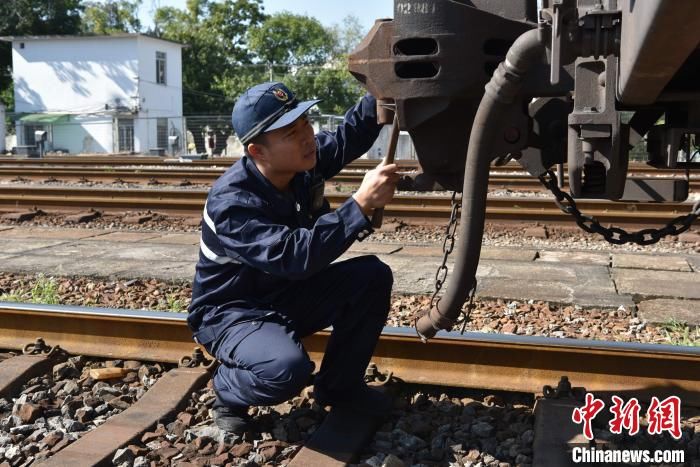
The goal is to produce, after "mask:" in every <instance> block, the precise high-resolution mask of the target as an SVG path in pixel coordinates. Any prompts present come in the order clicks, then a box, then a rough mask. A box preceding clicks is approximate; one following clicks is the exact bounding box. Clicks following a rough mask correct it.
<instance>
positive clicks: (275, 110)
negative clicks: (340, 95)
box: [231, 83, 321, 144]
mask: <svg viewBox="0 0 700 467" xmlns="http://www.w3.org/2000/svg"><path fill="white" fill-rule="evenodd" d="M319 102H321V99H316V100H312V101H304V102H299V101H297V98H296V96H295V95H294V93H293V92H292V91H290V90H289V88H287V86H285V85H284V84H282V83H262V84H258V85H257V86H253V87H252V88H250V89H248V90H247V91H246V92H244V93H243V94H242V95H241V97H239V98H238V101H236V105H234V106H233V113H232V114H231V123H233V129H234V131H235V132H236V134H237V135H238V139H240V140H241V143H243V144H248V143H249V142H250V140H252V139H253V138H255V137H256V136H258V135H261V134H262V133H266V132H268V131H272V130H276V129H278V128H282V127H283V126H287V125H289V124H290V123H293V122H294V121H295V120H296V119H297V118H299V117H301V116H302V114H304V112H306V111H307V110H309V109H310V108H311V107H313V106H314V105H316V104H318V103H319Z"/></svg>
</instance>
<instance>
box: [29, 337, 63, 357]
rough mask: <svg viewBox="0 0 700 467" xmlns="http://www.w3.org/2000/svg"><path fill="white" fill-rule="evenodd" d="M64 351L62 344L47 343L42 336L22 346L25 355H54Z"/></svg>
mask: <svg viewBox="0 0 700 467" xmlns="http://www.w3.org/2000/svg"><path fill="white" fill-rule="evenodd" d="M62 352H63V349H62V348H61V347H60V346H58V345H56V346H53V347H52V346H50V345H47V344H46V341H44V339H43V338H42V337H37V338H36V341H34V342H30V343H29V344H27V345H25V346H24V347H22V354H24V355H44V356H46V357H53V356H57V355H58V354H60V353H62Z"/></svg>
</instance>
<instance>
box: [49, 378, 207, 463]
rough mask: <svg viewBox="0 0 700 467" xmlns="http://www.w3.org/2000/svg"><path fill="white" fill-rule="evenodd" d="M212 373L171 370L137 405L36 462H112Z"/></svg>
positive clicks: (183, 400)
mask: <svg viewBox="0 0 700 467" xmlns="http://www.w3.org/2000/svg"><path fill="white" fill-rule="evenodd" d="M209 376H210V375H209V372H208V371H207V370H206V369H203V368H177V369H175V370H170V371H169V372H167V373H166V374H164V375H163V377H161V378H160V379H159V380H158V381H157V382H156V384H154V385H153V387H152V388H151V389H149V390H148V392H146V394H145V395H144V396H143V397H142V398H141V399H139V400H138V401H137V402H136V403H135V404H134V405H132V406H131V407H129V408H128V409H127V410H125V411H124V412H122V413H120V414H118V415H115V416H114V417H111V418H110V419H109V420H107V421H106V422H105V423H104V424H102V425H100V426H99V427H98V428H96V429H95V430H93V431H91V432H89V433H87V434H86V435H85V436H83V437H82V438H80V439H79V440H78V441H76V442H74V443H73V444H71V445H69V446H68V447H66V448H64V449H62V450H61V451H59V452H58V453H57V454H55V455H54V456H52V457H50V458H49V459H47V460H46V461H45V462H42V463H40V464H37V465H42V466H45V467H63V466H68V465H70V466H76V467H82V466H85V467H87V466H94V465H111V462H110V461H111V460H112V456H113V455H114V451H116V450H117V449H119V448H121V447H123V446H126V445H127V444H128V443H129V442H130V441H132V440H134V439H135V438H137V437H138V436H141V435H142V434H143V433H145V432H146V431H148V430H149V429H151V428H152V427H153V426H155V424H156V423H157V422H158V421H159V420H163V419H165V418H167V417H169V416H171V415H172V414H173V413H175V412H176V411H178V410H180V409H182V408H183V407H184V406H185V405H186V404H187V400H188V398H189V397H190V395H191V394H192V391H196V390H197V389H199V388H201V387H202V386H204V385H205V384H206V382H207V381H208V380H209Z"/></svg>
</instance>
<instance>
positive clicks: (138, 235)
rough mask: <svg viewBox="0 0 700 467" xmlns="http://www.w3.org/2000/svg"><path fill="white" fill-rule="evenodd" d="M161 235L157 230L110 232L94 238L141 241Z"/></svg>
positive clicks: (114, 240)
mask: <svg viewBox="0 0 700 467" xmlns="http://www.w3.org/2000/svg"><path fill="white" fill-rule="evenodd" d="M160 236H161V234H160V233H157V232H109V233H106V234H104V235H100V236H98V237H95V238H94V240H99V241H105V242H140V241H144V240H149V239H152V238H158V237H160Z"/></svg>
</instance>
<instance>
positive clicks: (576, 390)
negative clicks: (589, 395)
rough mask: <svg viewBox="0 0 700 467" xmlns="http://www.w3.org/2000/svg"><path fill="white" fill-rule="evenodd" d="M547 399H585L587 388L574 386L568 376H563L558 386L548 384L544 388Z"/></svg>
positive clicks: (543, 391)
mask: <svg viewBox="0 0 700 467" xmlns="http://www.w3.org/2000/svg"><path fill="white" fill-rule="evenodd" d="M542 394H543V395H544V397H545V399H565V398H566V399H575V400H581V401H582V400H584V398H585V397H586V388H584V387H572V386H571V383H570V382H569V377H568V376H562V377H561V379H560V380H559V383H558V384H557V387H556V388H553V387H552V386H549V385H546V386H544V387H543V388H542Z"/></svg>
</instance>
